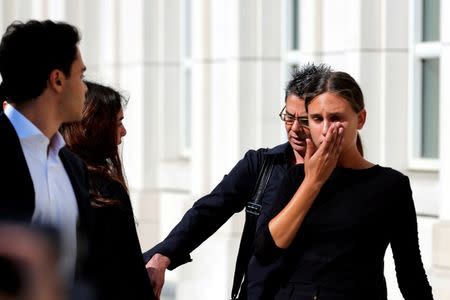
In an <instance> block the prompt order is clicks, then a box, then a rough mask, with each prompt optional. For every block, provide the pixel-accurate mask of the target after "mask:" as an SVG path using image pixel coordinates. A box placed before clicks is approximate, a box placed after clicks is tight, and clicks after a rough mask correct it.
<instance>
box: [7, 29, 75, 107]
mask: <svg viewBox="0 0 450 300" xmlns="http://www.w3.org/2000/svg"><path fill="white" fill-rule="evenodd" d="M79 41H80V35H79V33H78V30H77V28H76V27H74V26H72V25H69V24H66V23H62V22H58V23H55V22H53V21H50V20H46V21H36V20H30V21H28V22H26V23H22V22H19V21H15V22H13V23H12V24H10V25H9V26H8V28H7V29H6V32H5V34H4V35H3V37H2V40H1V42H0V75H1V76H2V83H1V84H0V100H2V101H3V100H7V101H8V102H12V103H23V102H25V101H28V100H31V99H34V98H36V97H38V96H39V95H41V94H42V92H43V91H44V90H45V88H46V86H47V80H48V78H49V75H50V73H51V72H52V71H53V70H55V69H58V70H61V71H62V72H63V73H64V75H65V76H67V77H69V76H70V69H71V67H72V64H73V62H74V61H75V59H76V56H77V44H78V42H79Z"/></svg>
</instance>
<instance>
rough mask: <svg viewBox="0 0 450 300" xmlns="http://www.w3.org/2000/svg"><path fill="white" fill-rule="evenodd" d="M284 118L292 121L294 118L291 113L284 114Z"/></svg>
mask: <svg viewBox="0 0 450 300" xmlns="http://www.w3.org/2000/svg"><path fill="white" fill-rule="evenodd" d="M285 119H286V121H294V120H295V116H293V115H291V114H286V116H285Z"/></svg>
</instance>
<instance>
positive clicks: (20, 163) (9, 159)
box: [0, 112, 91, 277]
mask: <svg viewBox="0 0 450 300" xmlns="http://www.w3.org/2000/svg"><path fill="white" fill-rule="evenodd" d="M59 156H60V158H61V161H62V162H63V165H64V168H65V169H66V172H67V174H68V176H69V179H70V182H71V184H72V187H73V190H74V192H75V197H76V199H77V204H78V224H77V225H78V226H77V231H78V237H79V238H78V241H79V243H78V245H77V248H79V250H81V251H83V252H87V249H86V248H85V247H86V245H87V244H88V243H86V242H81V241H88V240H89V236H90V232H91V210H90V203H89V192H88V183H87V182H88V180H87V175H86V174H87V172H86V168H85V166H84V164H83V162H82V161H81V160H80V159H79V158H78V157H77V156H76V155H75V154H73V153H72V152H71V151H70V150H68V149H67V148H66V147H64V148H62V149H61V151H60V152H59ZM0 165H1V171H0V191H1V193H0V220H3V221H4V220H7V221H8V220H11V221H20V222H25V223H29V222H30V221H31V218H32V216H33V212H34V208H35V192H34V188H33V181H32V179H31V174H30V171H29V169H28V166H27V162H26V160H25V155H24V153H23V151H22V147H21V145H20V140H19V137H18V136H17V133H16V131H15V129H14V127H13V126H12V124H11V122H10V121H9V119H8V118H7V117H6V115H5V114H4V113H3V112H0ZM87 268H88V267H87V265H86V263H84V262H81V260H79V258H77V268H76V269H77V270H76V273H77V277H79V276H83V277H84V274H85V273H86V272H87Z"/></svg>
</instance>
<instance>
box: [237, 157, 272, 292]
mask: <svg viewBox="0 0 450 300" xmlns="http://www.w3.org/2000/svg"><path fill="white" fill-rule="evenodd" d="M274 159H275V157H274V156H273V155H264V160H263V165H262V168H261V170H260V172H259V175H258V180H257V181H256V185H255V188H254V190H253V195H252V197H251V199H250V201H249V202H247V206H246V208H245V225H244V230H243V232H242V238H241V243H240V245H239V252H238V255H237V260H236V268H235V270H234V278H233V288H232V289H231V300H236V299H238V295H239V294H240V291H241V285H242V282H243V281H244V276H245V272H246V270H247V266H248V263H249V261H250V257H251V255H252V252H253V241H254V239H255V231H256V221H257V220H258V217H259V215H260V213H261V208H262V205H261V204H262V203H261V202H262V200H261V199H262V195H263V194H264V191H265V189H266V186H267V183H268V182H269V178H270V174H271V173H272V169H273V165H274Z"/></svg>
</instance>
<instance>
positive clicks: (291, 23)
mask: <svg viewBox="0 0 450 300" xmlns="http://www.w3.org/2000/svg"><path fill="white" fill-rule="evenodd" d="M300 4H301V1H300V0H285V6H284V7H285V8H284V9H285V18H283V19H284V20H286V24H285V28H286V30H285V32H286V35H285V42H284V44H285V49H286V51H285V63H284V74H283V76H282V79H283V84H282V85H283V86H284V85H285V84H286V83H287V81H289V80H290V78H291V75H292V73H293V72H294V71H295V69H296V68H298V67H299V66H300V64H301V61H300V58H301V55H300ZM283 130H284V127H283Z"/></svg>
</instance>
